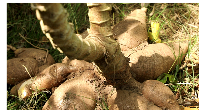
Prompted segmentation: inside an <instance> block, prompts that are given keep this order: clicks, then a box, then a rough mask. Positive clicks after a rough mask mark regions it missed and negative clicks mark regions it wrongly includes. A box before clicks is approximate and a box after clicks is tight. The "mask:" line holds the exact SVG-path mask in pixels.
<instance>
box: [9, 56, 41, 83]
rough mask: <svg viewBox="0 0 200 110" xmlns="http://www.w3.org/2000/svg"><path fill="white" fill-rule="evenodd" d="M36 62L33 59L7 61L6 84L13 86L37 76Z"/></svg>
mask: <svg viewBox="0 0 200 110" xmlns="http://www.w3.org/2000/svg"><path fill="white" fill-rule="evenodd" d="M38 69H39V68H38V62H37V61H36V60H35V59H33V58H13V59H9V60H7V84H11V85H15V84H18V83H20V82H21V81H23V80H25V79H29V78H30V77H33V76H35V75H36V74H38Z"/></svg>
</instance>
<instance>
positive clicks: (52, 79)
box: [18, 63, 77, 99]
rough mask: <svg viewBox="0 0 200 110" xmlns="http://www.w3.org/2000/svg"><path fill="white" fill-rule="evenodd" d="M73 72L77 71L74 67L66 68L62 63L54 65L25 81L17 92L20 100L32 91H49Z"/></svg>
mask: <svg viewBox="0 0 200 110" xmlns="http://www.w3.org/2000/svg"><path fill="white" fill-rule="evenodd" d="M73 71H77V69H76V68H75V67H71V66H67V65H66V64H63V63H56V64H54V65H51V66H49V67H48V68H46V69H45V70H43V71H42V72H41V73H40V74H38V75H36V76H35V77H33V78H31V79H29V80H27V81H25V82H24V83H23V84H22V85H21V86H20V87H19V90H18V95H19V97H20V98H22V99H23V98H26V97H28V96H30V95H31V93H32V91H37V90H45V89H48V90H49V89H51V88H52V87H56V86H58V85H59V84H61V83H62V82H63V81H65V80H66V77H67V76H68V75H69V74H70V73H71V72H73Z"/></svg>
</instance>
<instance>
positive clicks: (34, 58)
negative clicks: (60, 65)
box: [7, 48, 55, 85]
mask: <svg viewBox="0 0 200 110" xmlns="http://www.w3.org/2000/svg"><path fill="white" fill-rule="evenodd" d="M14 53H15V56H16V57H17V58H13V59H9V60H7V84H11V85H15V84H18V83H19V82H21V81H23V80H25V79H29V78H31V77H34V76H35V75H37V74H38V73H39V72H41V71H42V70H44V69H45V68H47V67H48V66H50V65H52V64H54V63H55V61H54V59H53V57H52V56H51V55H50V54H48V53H47V52H45V51H44V50H39V49H34V48H19V49H15V50H14Z"/></svg>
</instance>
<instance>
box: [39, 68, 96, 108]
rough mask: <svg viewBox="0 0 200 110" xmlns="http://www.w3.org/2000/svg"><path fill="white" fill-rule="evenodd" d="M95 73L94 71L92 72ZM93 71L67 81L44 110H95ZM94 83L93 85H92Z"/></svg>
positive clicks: (53, 95) (57, 90)
mask: <svg viewBox="0 0 200 110" xmlns="http://www.w3.org/2000/svg"><path fill="white" fill-rule="evenodd" d="M92 71H93V70H92ZM92 71H91V70H86V71H85V72H84V74H82V75H81V76H80V77H76V78H73V79H70V80H67V81H65V82H64V83H63V84H61V85H60V86H59V87H58V88H57V89H56V90H55V91H54V93H53V94H52V95H51V97H50V98H49V100H48V101H47V102H46V103H45V105H44V106H43V109H42V110H75V109H76V110H94V109H95V106H96V100H95V99H96V94H95V89H96V88H95V86H94V85H95V84H94V83H95V78H94V75H95V74H94V73H92ZM91 82H93V83H91Z"/></svg>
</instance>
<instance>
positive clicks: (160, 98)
mask: <svg viewBox="0 0 200 110" xmlns="http://www.w3.org/2000/svg"><path fill="white" fill-rule="evenodd" d="M143 85H144V87H143V90H142V94H143V96H144V97H145V98H146V99H147V100H149V101H151V102H153V103H154V104H155V105H157V106H159V107H160V108H162V109H164V110H166V109H167V110H180V107H179V105H178V102H177V101H176V97H175V95H174V94H173V92H172V91H171V90H170V88H168V87H167V86H165V85H164V84H163V83H162V82H159V81H157V80H147V81H145V82H144V83H143Z"/></svg>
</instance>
